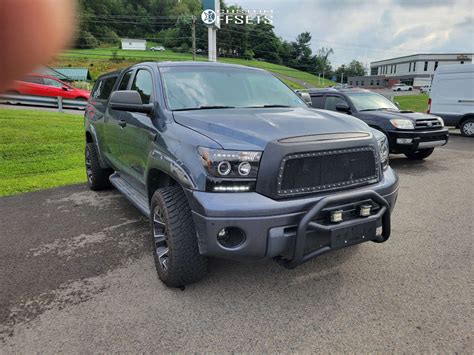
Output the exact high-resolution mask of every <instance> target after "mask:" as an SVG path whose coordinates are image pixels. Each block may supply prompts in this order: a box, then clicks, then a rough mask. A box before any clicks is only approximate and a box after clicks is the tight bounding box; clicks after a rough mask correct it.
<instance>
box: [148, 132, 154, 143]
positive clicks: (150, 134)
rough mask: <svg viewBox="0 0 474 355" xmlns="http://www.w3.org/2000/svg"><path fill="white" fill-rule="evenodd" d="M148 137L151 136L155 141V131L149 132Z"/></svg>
mask: <svg viewBox="0 0 474 355" xmlns="http://www.w3.org/2000/svg"><path fill="white" fill-rule="evenodd" d="M148 137H150V139H151V140H152V141H154V140H155V139H156V133H155V132H148Z"/></svg>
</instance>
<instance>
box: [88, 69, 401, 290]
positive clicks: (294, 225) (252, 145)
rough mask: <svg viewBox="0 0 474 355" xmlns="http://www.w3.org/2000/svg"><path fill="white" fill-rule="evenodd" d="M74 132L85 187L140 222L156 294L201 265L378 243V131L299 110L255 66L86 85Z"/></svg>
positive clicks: (138, 74) (383, 195)
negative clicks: (79, 127) (128, 209)
mask: <svg viewBox="0 0 474 355" xmlns="http://www.w3.org/2000/svg"><path fill="white" fill-rule="evenodd" d="M85 130H86V134H85V138H86V142H87V145H86V152H85V160H86V171H87V177H88V181H89V186H90V188H91V189H93V190H100V189H103V188H106V187H108V186H109V182H111V183H112V184H113V185H114V186H115V187H116V188H117V189H118V190H119V191H120V192H121V193H122V194H123V195H124V196H125V197H126V198H128V199H129V200H130V201H131V202H132V203H133V204H134V205H135V206H136V207H137V208H138V209H139V210H140V211H141V212H142V213H144V214H145V215H146V216H148V217H149V218H150V226H151V227H150V230H151V232H150V234H151V237H152V239H153V245H154V248H153V252H154V257H155V263H156V268H157V271H158V275H159V277H160V278H161V280H162V281H163V282H164V283H165V284H166V285H168V286H173V287H180V286H183V285H186V284H188V283H191V282H195V281H197V280H199V279H201V278H203V277H204V276H205V275H206V273H207V258H208V257H222V258H229V259H235V260H249V261H252V260H261V259H265V258H275V259H276V260H278V261H279V262H280V263H281V264H282V265H284V266H286V267H288V268H293V267H296V266H297V265H299V264H301V263H303V262H305V261H307V260H309V259H311V258H314V257H316V256H318V255H321V254H323V253H326V252H329V251H331V250H335V249H339V248H343V247H346V246H350V245H353V244H357V243H361V242H364V241H368V240H372V241H375V242H384V241H386V240H387V239H388V237H389V235H390V213H391V210H392V209H393V207H394V205H395V201H396V198H397V193H398V178H397V176H396V175H395V173H394V172H393V170H392V169H391V168H390V167H389V165H388V147H387V140H386V138H385V136H384V135H383V134H380V133H379V132H377V131H375V130H372V129H371V128H369V127H368V126H367V125H366V124H365V123H363V122H362V121H360V120H358V119H354V118H351V117H346V116H345V115H341V114H339V113H333V112H328V111H324V110H314V109H311V108H309V107H308V106H307V104H306V103H305V102H304V101H303V100H302V99H301V98H300V97H299V96H298V95H297V94H296V93H294V92H293V91H292V90H291V89H290V88H289V87H287V86H286V85H285V84H284V83H282V82H281V81H280V80H279V79H277V78H276V77H274V76H272V75H271V74H269V73H268V72H266V71H263V70H260V69H254V68H248V67H244V66H237V65H228V64H218V63H198V62H181V63H178V62H175V63H142V64H137V65H134V66H132V67H130V68H128V69H125V70H123V71H122V72H121V73H112V74H107V75H105V76H103V77H100V78H99V79H98V80H97V83H96V85H95V87H94V89H93V92H92V96H91V99H90V101H89V103H88V106H87V108H86V112H85Z"/></svg>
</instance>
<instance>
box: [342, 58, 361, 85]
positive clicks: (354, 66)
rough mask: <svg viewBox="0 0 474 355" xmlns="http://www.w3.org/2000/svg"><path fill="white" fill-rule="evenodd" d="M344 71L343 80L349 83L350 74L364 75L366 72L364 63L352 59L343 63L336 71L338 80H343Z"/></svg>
mask: <svg viewBox="0 0 474 355" xmlns="http://www.w3.org/2000/svg"><path fill="white" fill-rule="evenodd" d="M343 73H344V78H343V82H344V83H347V78H348V77H349V76H364V75H365V74H366V71H365V67H364V64H362V63H361V62H359V61H357V60H353V61H351V62H350V63H349V64H343V65H341V66H340V67H338V68H337V69H336V70H335V71H334V75H336V78H337V82H340V81H341V76H342V74H343Z"/></svg>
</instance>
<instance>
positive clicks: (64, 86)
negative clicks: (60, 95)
mask: <svg viewBox="0 0 474 355" xmlns="http://www.w3.org/2000/svg"><path fill="white" fill-rule="evenodd" d="M61 89H63V91H68V90H69V88H68V87H67V86H66V85H63V86H62V87H61Z"/></svg>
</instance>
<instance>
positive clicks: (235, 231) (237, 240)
mask: <svg viewBox="0 0 474 355" xmlns="http://www.w3.org/2000/svg"><path fill="white" fill-rule="evenodd" d="M244 241H245V233H244V231H243V230H242V229H240V228H237V227H227V228H222V229H221V230H220V231H219V232H218V233H217V242H218V243H219V244H220V245H221V246H223V247H224V248H229V249H231V248H236V247H238V246H239V245H242V244H243V242H244Z"/></svg>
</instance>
